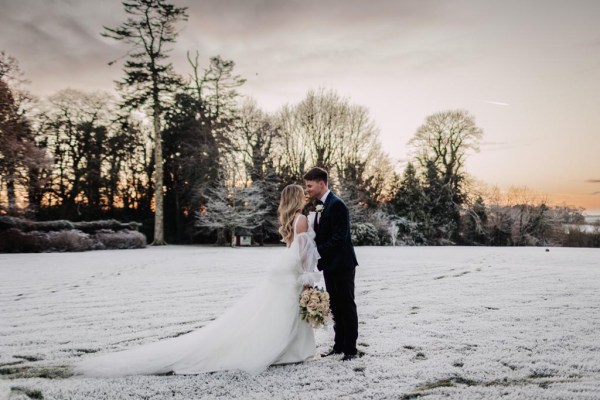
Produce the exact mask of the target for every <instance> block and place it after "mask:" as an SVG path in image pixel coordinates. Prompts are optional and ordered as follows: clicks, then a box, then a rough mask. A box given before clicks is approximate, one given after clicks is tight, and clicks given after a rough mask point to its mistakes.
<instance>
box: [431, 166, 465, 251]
mask: <svg viewBox="0 0 600 400" xmlns="http://www.w3.org/2000/svg"><path fill="white" fill-rule="evenodd" d="M423 193H424V195H425V221H424V228H425V229H424V233H425V237H426V238H427V239H430V240H432V241H433V243H435V244H448V243H452V240H453V238H455V235H456V233H457V230H458V223H457V221H458V220H459V218H460V214H459V210H460V208H459V206H458V204H456V203H455V202H454V200H453V192H452V189H451V187H450V185H449V184H447V183H445V182H444V178H443V176H442V174H441V173H440V171H439V170H438V168H437V166H436V165H435V163H434V162H433V161H429V162H428V163H427V167H426V169H425V177H424V185H423Z"/></svg>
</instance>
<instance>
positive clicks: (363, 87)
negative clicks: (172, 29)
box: [0, 0, 600, 209]
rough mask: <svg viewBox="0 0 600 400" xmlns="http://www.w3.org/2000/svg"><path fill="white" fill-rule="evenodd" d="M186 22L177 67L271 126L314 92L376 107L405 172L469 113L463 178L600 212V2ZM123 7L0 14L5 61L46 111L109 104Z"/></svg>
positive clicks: (211, 2)
mask: <svg viewBox="0 0 600 400" xmlns="http://www.w3.org/2000/svg"><path fill="white" fill-rule="evenodd" d="M175 3H176V4H177V5H180V6H187V7H189V9H188V13H189V21H188V22H187V23H185V24H182V25H181V33H180V37H179V39H178V42H177V43H176V44H175V48H174V50H173V52H172V53H171V54H172V61H173V63H174V65H175V69H176V70H177V72H179V73H181V74H188V73H189V72H190V68H189V66H188V64H187V61H186V56H185V54H186V52H187V51H191V52H195V51H196V50H198V51H199V52H200V57H201V59H202V60H203V62H204V63H206V62H207V60H208V58H209V57H211V56H214V55H221V56H222V57H224V58H226V59H231V60H234V61H235V62H236V64H237V66H236V69H237V72H238V73H239V74H241V75H242V76H243V77H244V78H246V79H247V80H248V81H247V83H246V85H245V86H244V88H243V93H244V94H246V95H249V96H251V97H253V98H255V99H256V100H257V102H258V104H259V105H260V106H261V107H262V108H264V109H265V110H267V111H275V110H277V109H278V108H279V107H281V106H282V105H284V104H286V103H295V102H298V101H300V100H301V99H302V98H303V97H304V95H305V94H306V92H307V91H308V90H309V89H316V88H320V87H324V88H327V89H333V90H336V91H337V92H338V93H340V94H341V95H343V96H346V97H348V98H349V99H350V101H351V102H353V103H356V104H360V105H364V106H366V107H368V109H369V110H370V113H371V115H372V117H373V119H374V121H375V122H376V123H377V125H378V127H379V128H380V131H381V136H380V137H381V142H382V144H383V146H384V149H385V150H386V151H387V152H388V153H389V154H390V156H391V157H392V158H393V159H394V160H395V161H396V162H397V163H398V164H397V165H398V170H399V171H400V170H401V169H402V165H403V163H405V162H406V160H408V159H409V158H410V148H409V147H408V146H407V142H408V141H409V139H410V138H411V137H412V136H413V134H414V133H415V131H416V129H417V128H418V127H419V125H420V124H422V123H423V121H424V119H425V117H426V116H427V115H429V114H432V113H434V112H437V111H442V110H447V109H455V108H464V109H467V110H468V111H470V112H471V113H472V114H473V115H474V116H475V118H476V122H477V124H478V125H479V126H480V127H481V128H482V129H483V131H484V139H483V143H482V146H481V147H482V148H481V152H480V153H478V154H475V155H472V156H471V157H470V158H469V160H468V163H467V170H468V172H469V173H470V174H472V175H473V176H474V177H475V178H476V179H478V180H481V181H483V182H485V183H487V184H489V185H498V186H500V187H501V188H508V187H509V186H527V187H528V188H530V189H531V190H533V191H536V192H543V193H546V194H548V196H549V198H550V199H551V200H552V201H554V202H556V203H560V202H566V203H567V204H571V205H576V206H582V207H585V208H587V209H600V22H599V21H600V1H598V0H589V1H583V0H573V1H567V0H563V1H556V0H520V1H515V0H508V1H507V0H504V1H497V0H470V1H466V0H437V1H433V0H414V1H404V0H389V1H387V0H386V1H378V0H373V1H365V0H329V1H328V0H320V1H313V0H302V1H294V0H199V1H191V0H187V1H185V0H178V1H175ZM124 18H125V15H124V12H123V7H122V5H121V3H120V1H117V0H102V1H94V0H0V50H4V51H6V52H7V53H8V54H9V55H12V56H14V57H16V58H17V59H18V60H19V62H20V65H21V68H22V69H23V71H24V72H25V77H26V78H27V79H29V80H30V84H29V85H28V88H29V90H30V91H31V92H33V93H34V94H35V95H37V96H39V97H42V98H43V97H45V96H48V95H50V94H53V93H54V92H56V91H58V90H60V89H64V88H67V87H70V88H75V89H81V90H88V91H93V90H105V91H113V90H114V83H113V81H114V80H116V79H119V78H120V77H121V76H122V70H121V65H122V64H121V63H117V64H115V65H113V66H108V65H107V63H108V62H109V61H111V60H115V59H117V58H119V57H121V56H123V55H124V54H125V52H126V47H124V46H123V45H122V44H119V43H117V42H115V41H113V40H111V39H107V38H103V37H101V36H100V32H101V31H102V26H103V25H104V26H109V27H114V26H116V25H118V24H119V23H121V22H122V21H123V20H124Z"/></svg>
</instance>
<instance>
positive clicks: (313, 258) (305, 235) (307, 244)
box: [296, 215, 321, 285]
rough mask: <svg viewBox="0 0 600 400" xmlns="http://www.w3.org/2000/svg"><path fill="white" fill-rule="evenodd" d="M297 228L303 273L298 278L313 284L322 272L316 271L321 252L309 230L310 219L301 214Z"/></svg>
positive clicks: (305, 283) (304, 282)
mask: <svg viewBox="0 0 600 400" xmlns="http://www.w3.org/2000/svg"><path fill="white" fill-rule="evenodd" d="M299 218H300V220H299V221H298V226H297V228H296V233H297V236H296V242H297V243H298V253H299V254H298V255H299V256H300V266H301V267H302V273H301V275H300V276H299V277H298V280H299V281H300V282H301V283H303V284H304V285H313V284H314V283H315V282H317V281H319V280H320V277H321V274H320V273H319V272H315V271H316V267H317V261H318V260H319V258H321V257H320V256H319V253H318V252H317V246H316V245H315V241H314V239H313V237H312V236H311V235H310V234H309V232H308V219H307V218H306V216H304V215H301V216H300V217H299Z"/></svg>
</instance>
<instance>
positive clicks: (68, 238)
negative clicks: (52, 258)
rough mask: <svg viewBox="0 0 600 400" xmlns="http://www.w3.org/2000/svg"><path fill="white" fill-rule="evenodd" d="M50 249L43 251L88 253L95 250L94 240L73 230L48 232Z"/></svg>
mask: <svg viewBox="0 0 600 400" xmlns="http://www.w3.org/2000/svg"><path fill="white" fill-rule="evenodd" d="M46 235H47V236H48V239H49V241H50V247H49V248H47V249H44V250H42V251H60V252H63V251H86V250H92V249H94V240H92V239H91V238H90V237H89V236H88V235H87V234H86V233H83V232H81V231H80V230H77V229H73V230H70V231H66V230H65V231H60V232H48V233H47V234H46Z"/></svg>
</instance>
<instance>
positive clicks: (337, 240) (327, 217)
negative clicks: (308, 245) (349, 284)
mask: <svg viewBox="0 0 600 400" xmlns="http://www.w3.org/2000/svg"><path fill="white" fill-rule="evenodd" d="M315 233H316V237H315V242H316V244H317V251H318V252H319V255H320V256H321V258H320V259H319V262H318V264H317V268H318V269H319V271H325V272H327V273H334V272H343V271H344V270H350V269H354V268H355V267H356V266H357V265H358V261H357V260H356V254H355V253H354V246H352V239H351V237H350V214H349V213H348V208H347V207H346V204H344V202H343V201H342V199H340V198H339V197H337V196H336V195H335V194H333V192H330V193H329V195H328V196H327V198H326V199H325V203H324V208H323V211H322V212H321V217H320V218H319V223H318V226H317V229H316V232H315Z"/></svg>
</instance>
